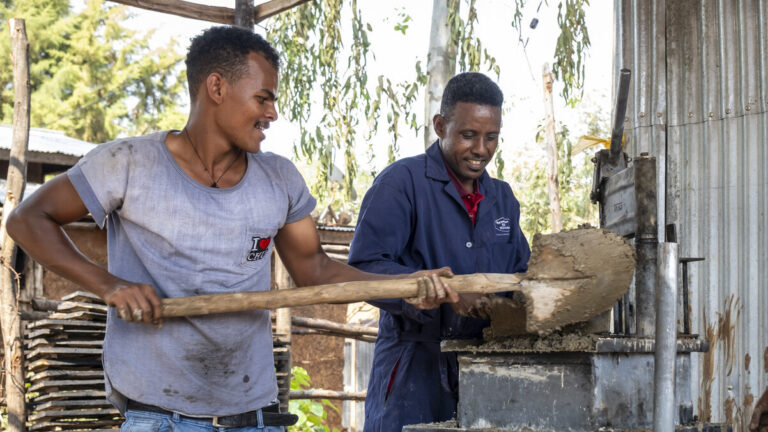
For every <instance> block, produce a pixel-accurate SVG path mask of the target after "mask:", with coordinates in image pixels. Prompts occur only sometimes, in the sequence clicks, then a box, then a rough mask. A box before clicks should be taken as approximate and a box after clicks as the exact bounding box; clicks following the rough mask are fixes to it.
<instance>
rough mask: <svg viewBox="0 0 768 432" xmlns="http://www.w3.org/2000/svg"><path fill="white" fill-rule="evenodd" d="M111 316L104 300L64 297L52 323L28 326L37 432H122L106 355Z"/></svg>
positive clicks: (32, 415)
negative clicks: (108, 392)
mask: <svg viewBox="0 0 768 432" xmlns="http://www.w3.org/2000/svg"><path fill="white" fill-rule="evenodd" d="M106 316H107V307H106V305H104V304H103V303H102V302H101V299H99V298H98V297H97V296H95V295H93V294H90V293H87V292H80V291H79V292H76V293H73V294H70V295H67V296H65V297H63V298H62V302H61V303H60V304H59V305H58V307H57V311H56V312H55V313H53V314H51V315H49V316H48V318H47V319H42V320H38V321H33V322H30V323H28V324H27V326H26V331H25V344H26V347H25V348H26V350H25V353H26V354H25V355H26V359H27V370H28V371H29V373H30V376H29V387H28V388H27V395H28V399H29V403H30V406H29V417H28V420H29V421H30V423H32V425H31V426H30V427H29V429H30V430H31V431H50V430H64V431H67V430H83V429H86V430H100V429H114V428H117V427H119V425H120V423H121V422H122V419H121V417H120V413H119V412H118V411H117V410H116V409H115V408H114V407H113V406H112V405H111V404H110V403H109V402H108V401H107V400H106V399H105V392H104V371H103V370H102V366H101V351H102V344H103V341H104V330H105V328H106Z"/></svg>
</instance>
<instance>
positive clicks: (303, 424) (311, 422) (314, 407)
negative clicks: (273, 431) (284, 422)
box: [288, 366, 338, 432]
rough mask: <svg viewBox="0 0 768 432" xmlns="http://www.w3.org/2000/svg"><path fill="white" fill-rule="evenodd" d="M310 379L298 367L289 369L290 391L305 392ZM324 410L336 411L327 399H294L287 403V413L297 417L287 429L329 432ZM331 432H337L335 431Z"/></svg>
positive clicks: (326, 414) (294, 431) (302, 431)
mask: <svg viewBox="0 0 768 432" xmlns="http://www.w3.org/2000/svg"><path fill="white" fill-rule="evenodd" d="M310 384H311V379H310V377H309V373H307V371H306V369H304V368H302V367H300V366H294V367H292V368H291V390H307V389H309V388H310ZM326 408H329V409H333V410H334V411H338V409H337V408H336V406H335V405H333V404H332V403H331V402H330V401H329V400H328V399H320V400H319V401H317V400H312V399H295V400H291V401H289V402H288V411H289V412H291V413H293V414H296V415H297V416H299V421H298V422H296V424H295V425H293V426H290V427H288V431H289V432H330V428H329V427H328V426H326V425H325V423H326V421H327V419H328V413H327V412H326V411H325V409H326ZM333 432H338V431H337V430H336V429H334V430H333Z"/></svg>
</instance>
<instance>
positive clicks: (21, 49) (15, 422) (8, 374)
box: [0, 18, 30, 432]
mask: <svg viewBox="0 0 768 432" xmlns="http://www.w3.org/2000/svg"><path fill="white" fill-rule="evenodd" d="M8 27H9V29H10V31H11V57H12V60H13V90H14V106H13V143H12V144H11V153H10V163H9V165H8V179H7V180H8V181H7V183H6V191H5V205H3V218H2V222H0V232H1V233H2V235H1V236H0V239H1V240H2V248H3V249H2V265H3V268H2V277H0V291H2V294H1V295H0V322H1V324H2V331H3V348H4V352H5V356H4V360H5V362H4V363H5V400H6V404H7V407H8V431H9V432H23V431H24V430H25V423H26V420H27V413H26V407H25V405H24V352H23V350H24V347H23V345H22V339H21V335H22V328H21V316H20V314H19V310H18V306H19V305H18V297H19V293H18V292H17V290H19V289H21V286H20V284H19V279H18V278H17V277H16V274H15V271H14V270H13V264H14V261H15V258H16V244H15V242H14V241H13V239H11V237H10V236H8V235H5V225H6V222H7V220H8V215H9V214H10V213H11V211H12V210H13V209H14V208H16V206H17V205H18V203H19V201H21V196H22V194H23V193H24V186H25V177H26V170H27V145H28V142H29V105H30V103H29V90H30V87H29V42H28V41H27V31H26V29H25V26H24V20H22V19H17V18H12V19H10V20H9V26H8Z"/></svg>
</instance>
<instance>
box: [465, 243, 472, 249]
mask: <svg viewBox="0 0 768 432" xmlns="http://www.w3.org/2000/svg"><path fill="white" fill-rule="evenodd" d="M464 246H466V247H467V248H471V247H472V242H467V243H466V244H465V245H464Z"/></svg>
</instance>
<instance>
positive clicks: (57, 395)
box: [32, 390, 107, 403]
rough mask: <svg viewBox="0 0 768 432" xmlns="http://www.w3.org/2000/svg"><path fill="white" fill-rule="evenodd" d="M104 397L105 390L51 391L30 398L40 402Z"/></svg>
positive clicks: (105, 395)
mask: <svg viewBox="0 0 768 432" xmlns="http://www.w3.org/2000/svg"><path fill="white" fill-rule="evenodd" d="M106 397H107V392H106V391H104V390H75V391H52V392H48V393H45V394H42V395H39V396H37V397H35V398H32V401H33V402H34V403H41V402H45V401H51V400H61V399H86V398H95V399H104V398H106Z"/></svg>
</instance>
